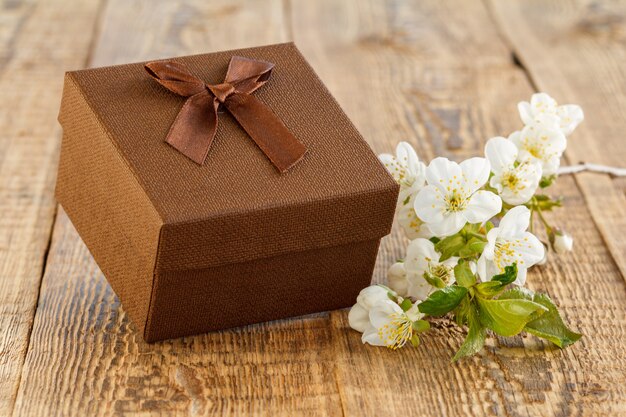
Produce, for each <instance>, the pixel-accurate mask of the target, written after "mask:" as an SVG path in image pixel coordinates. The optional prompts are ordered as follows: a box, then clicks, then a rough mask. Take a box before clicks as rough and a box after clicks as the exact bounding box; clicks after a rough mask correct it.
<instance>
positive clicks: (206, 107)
mask: <svg viewBox="0 0 626 417" xmlns="http://www.w3.org/2000/svg"><path fill="white" fill-rule="evenodd" d="M218 105H219V102H218V101H217V99H216V98H215V97H213V96H212V95H211V94H209V92H208V91H206V90H205V91H202V92H200V93H198V94H194V95H193V96H191V97H189V98H188V99H187V101H185V104H184V105H183V107H182V108H181V109H180V112H179V113H178V115H177V116H176V120H174V123H172V127H170V131H169V133H168V134H167V138H166V139H165V141H166V142H167V143H169V144H170V145H172V146H173V147H174V148H176V149H177V150H178V151H180V152H181V153H182V154H184V155H185V156H186V157H188V158H189V159H191V160H192V161H194V162H195V163H197V164H199V165H202V164H203V163H204V160H205V159H206V156H207V154H208V153H209V149H210V147H211V143H212V142H213V137H214V136H215V131H216V130H217V107H218Z"/></svg>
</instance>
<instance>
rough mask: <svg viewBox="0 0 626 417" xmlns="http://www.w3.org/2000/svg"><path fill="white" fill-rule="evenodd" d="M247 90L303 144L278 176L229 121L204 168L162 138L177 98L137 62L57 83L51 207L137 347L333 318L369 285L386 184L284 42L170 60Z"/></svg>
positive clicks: (386, 204) (389, 197)
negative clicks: (243, 63)
mask: <svg viewBox="0 0 626 417" xmlns="http://www.w3.org/2000/svg"><path fill="white" fill-rule="evenodd" d="M233 55H239V56H243V57H247V58H252V59H260V60H265V61H269V62H273V63H275V64H276V65H275V68H274V70H273V73H272V75H271V78H270V79H269V81H268V82H267V84H266V85H265V86H263V87H262V88H260V89H259V90H257V91H255V92H254V93H253V94H254V95H255V97H256V98H257V99H259V100H260V101H261V102H262V103H264V104H265V105H266V106H267V107H269V108H270V109H271V110H272V111H273V112H274V113H275V114H276V115H277V116H278V118H279V119H280V120H282V122H283V123H284V124H285V125H286V126H287V128H288V129H289V130H290V131H291V132H292V133H293V135H295V137H296V138H298V140H300V141H301V142H302V143H304V145H305V146H306V147H307V153H306V155H305V156H304V158H303V159H302V160H301V161H300V162H299V163H298V164H297V165H296V166H294V167H293V168H291V169H290V170H289V171H287V172H286V173H284V174H282V175H281V174H279V172H278V171H277V170H276V169H275V167H274V166H273V165H272V164H271V162H270V161H269V160H268V158H266V157H265V155H264V154H263V153H262V152H261V150H260V149H259V148H258V147H257V146H256V145H255V143H254V142H253V141H252V140H251V138H250V137H249V136H248V135H247V134H246V132H245V131H244V130H243V129H242V128H241V127H240V126H239V125H238V124H237V122H236V121H235V120H234V119H233V117H232V116H231V115H230V114H229V113H227V112H221V111H220V113H219V124H218V128H217V133H216V135H215V139H214V141H213V144H212V146H211V148H210V150H209V153H208V156H207V158H206V161H205V163H204V165H198V164H196V163H194V162H193V161H191V160H190V159H188V158H187V157H185V156H184V155H183V154H181V153H180V152H178V151H177V150H176V149H174V148H173V147H172V146H170V145H169V144H167V143H166V142H164V139H165V137H166V136H167V133H168V130H169V128H170V125H171V124H172V122H173V121H174V119H175V117H176V115H177V113H178V111H179V110H180V108H181V106H182V105H183V102H184V101H185V99H184V98H182V97H180V96H177V95H175V94H173V93H171V92H169V91H167V90H166V89H164V88H163V87H162V86H160V85H159V84H158V83H156V82H155V81H154V80H153V79H151V77H150V76H148V74H147V73H146V71H145V70H144V68H143V63H137V64H128V65H119V66H113V67H106V68H96V69H88V70H82V71H74V72H69V73H67V74H66V77H65V87H64V91H63V99H62V103H61V111H60V115H59V121H60V123H61V125H62V126H63V142H62V148H61V158H60V164H59V173H58V179H57V185H56V196H57V199H58V201H59V202H60V203H61V205H62V206H63V208H64V209H65V211H66V212H67V215H68V216H69V218H70V219H71V221H72V223H73V224H74V226H75V227H76V229H77V230H78V233H79V234H80V236H81V237H82V239H83V240H84V242H85V244H86V245H87V247H88V248H89V250H90V251H91V253H92V254H93V257H94V259H95V260H96V262H97V263H98V265H99V266H100V268H101V269H102V272H103V273H104V275H105V276H106V278H107V279H108V281H109V283H110V284H111V287H112V288H113V290H114V291H115V292H116V294H117V295H118V296H119V298H120V300H121V302H122V305H123V307H124V310H125V311H126V313H127V314H128V315H129V316H130V318H131V320H132V321H133V322H134V324H135V325H136V326H137V327H138V329H139V330H140V332H141V334H142V335H143V337H144V338H145V340H146V341H149V342H151V341H157V340H162V339H168V338H174V337H180V336H185V335H191V334H196V333H202V332H206V331H210V330H216V329H223V328H228V327H234V326H240V325H244V324H250V323H257V322H262V321H267V320H274V319H279V318H285V317H291V316H298V315H303V314H308V313H313V312H319V311H325V310H331V309H337V308H342V307H347V306H350V305H351V304H352V303H354V301H355V298H356V296H357V295H358V293H359V291H360V290H361V289H362V288H363V287H365V286H367V285H368V284H369V283H370V280H371V275H372V271H373V267H374V262H375V259H376V253H377V251H378V246H379V242H380V238H381V237H382V236H384V235H386V234H388V233H389V230H390V227H391V222H392V219H393V214H394V208H395V204H396V198H397V194H398V187H397V184H396V183H395V182H394V181H393V179H392V178H391V176H390V175H389V174H388V173H387V172H386V170H385V169H384V167H383V166H382V165H381V164H380V163H379V162H378V159H377V158H376V156H375V155H374V154H373V153H372V151H371V150H370V148H369V147H368V145H367V144H366V143H365V141H364V140H363V138H362V137H361V135H360V134H359V133H358V132H357V130H356V129H355V128H354V126H353V125H352V123H350V121H349V120H348V118H347V117H346V115H345V114H344V112H343V111H342V110H341V108H340V107H339V105H338V104H337V103H336V102H335V100H334V99H333V98H332V96H331V95H330V94H329V92H328V90H327V89H326V88H325V87H324V85H323V84H322V82H321V81H320V80H319V78H318V77H317V76H316V75H315V73H314V72H313V70H312V69H311V67H310V66H309V65H308V64H307V62H306V61H305V60H304V58H303V57H302V55H301V54H300V52H299V51H298V50H297V48H296V47H295V46H294V45H293V44H292V43H287V44H280V45H271V46H266V47H260V48H251V49H243V50H237V51H227V52H219V53H212V54H204V55H195V56H188V57H181V58H176V61H178V62H182V63H184V64H186V65H187V67H188V68H189V69H190V70H191V71H192V72H193V73H194V74H195V75H196V76H198V77H199V78H201V79H202V80H204V81H205V82H210V83H220V82H222V80H223V79H224V75H225V73H226V69H227V67H228V63H229V60H230V58H231V57H232V56H233Z"/></svg>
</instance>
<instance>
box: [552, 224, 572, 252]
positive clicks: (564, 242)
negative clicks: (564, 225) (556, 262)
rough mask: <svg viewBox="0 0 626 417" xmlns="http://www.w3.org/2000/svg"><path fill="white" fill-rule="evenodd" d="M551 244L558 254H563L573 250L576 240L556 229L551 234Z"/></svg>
mask: <svg viewBox="0 0 626 417" xmlns="http://www.w3.org/2000/svg"><path fill="white" fill-rule="evenodd" d="M550 243H551V244H552V248H553V249H554V251H555V252H556V253H559V254H563V253H567V252H570V251H571V250H572V247H573V246H574V238H572V237H571V236H570V235H568V234H567V233H565V232H564V231H562V230H561V229H558V228H555V229H554V231H553V232H552V233H551V234H550Z"/></svg>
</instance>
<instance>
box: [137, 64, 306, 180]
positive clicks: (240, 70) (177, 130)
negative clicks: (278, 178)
mask: <svg viewBox="0 0 626 417" xmlns="http://www.w3.org/2000/svg"><path fill="white" fill-rule="evenodd" d="M273 68H274V64H272V63H270V62H265V61H259V60H254V59H249V58H244V57H240V56H233V57H232V58H231V60H230V63H229V65H228V71H227V72H226V77H225V78H224V82H223V83H220V84H214V85H209V84H206V83H205V82H204V81H202V80H200V79H199V78H197V77H196V76H195V75H193V74H192V73H191V71H189V69H188V68H187V67H186V66H185V65H183V64H181V63H179V62H176V61H155V62H149V63H147V64H146V65H145V69H146V71H147V72H148V74H150V75H151V76H152V77H153V78H154V79H155V80H156V81H157V82H158V83H159V84H161V85H162V86H163V87H165V88H167V89H168V90H170V91H171V92H173V93H175V94H178V95H180V96H183V97H188V98H187V100H186V101H185V104H184V105H183V107H182V108H181V110H180V112H179V113H178V116H176V119H175V120H174V123H172V126H171V127H170V130H169V132H168V134H167V138H166V139H165V141H166V142H167V143H169V144H170V145H172V146H173V147H174V148H176V149H177V150H178V151H180V152H181V153H183V154H184V155H185V156H187V157H188V158H189V159H191V160H193V161H194V162H196V163H198V164H200V165H202V164H203V163H204V161H205V159H206V156H207V154H208V152H209V149H210V147H211V143H212V142H213V138H214V136H215V132H216V131H217V124H218V123H217V121H218V117H217V108H218V107H219V105H220V103H223V104H224V106H225V107H226V109H227V110H228V111H229V112H230V113H231V114H232V115H233V117H234V118H235V119H236V120H237V122H238V123H239V124H240V125H241V127H242V128H243V129H244V130H245V131H246V133H248V135H249V136H250V137H251V138H252V140H254V142H255V143H256V144H257V145H258V146H259V148H260V149H261V150H262V151H263V153H265V155H266V156H267V157H268V158H269V160H270V161H271V162H272V163H273V164H274V166H275V167H276V168H277V169H278V171H280V172H281V173H283V172H285V171H287V170H288V169H289V168H291V167H292V166H294V165H295V164H297V163H298V162H299V161H300V160H301V159H302V157H303V156H304V154H305V153H306V147H305V146H304V144H302V142H300V141H299V140H298V139H296V137H295V136H293V134H292V133H291V132H290V131H289V129H287V127H286V126H285V125H284V124H283V123H282V121H281V120H280V119H279V118H278V117H277V116H276V115H275V114H274V113H273V112H272V111H271V110H270V109H269V108H268V107H267V106H266V105H265V104H263V103H261V102H260V101H259V100H258V99H256V98H255V97H253V96H251V95H250V94H252V93H253V92H254V91H256V90H257V89H259V88H260V87H262V86H263V85H264V84H265V83H266V82H267V81H268V80H269V78H270V75H271V73H272V69H273Z"/></svg>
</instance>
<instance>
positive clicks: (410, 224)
mask: <svg viewBox="0 0 626 417" xmlns="http://www.w3.org/2000/svg"><path fill="white" fill-rule="evenodd" d="M416 196H417V193H413V194H412V195H410V197H409V198H406V199H405V201H399V202H398V206H397V207H396V220H397V221H398V224H399V225H400V227H401V228H402V230H404V233H405V234H406V236H407V237H408V238H409V239H415V238H418V237H425V238H430V237H433V236H434V234H433V232H432V231H431V230H430V229H429V228H428V225H427V224H426V223H424V222H423V221H422V220H421V219H420V218H419V217H417V214H416V213H415V208H414V205H415V197H416Z"/></svg>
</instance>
